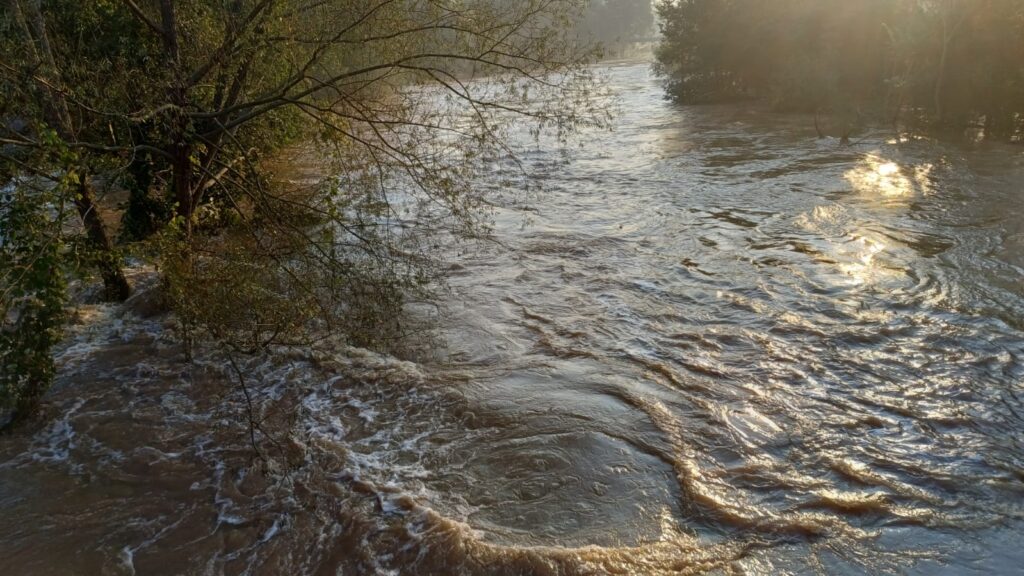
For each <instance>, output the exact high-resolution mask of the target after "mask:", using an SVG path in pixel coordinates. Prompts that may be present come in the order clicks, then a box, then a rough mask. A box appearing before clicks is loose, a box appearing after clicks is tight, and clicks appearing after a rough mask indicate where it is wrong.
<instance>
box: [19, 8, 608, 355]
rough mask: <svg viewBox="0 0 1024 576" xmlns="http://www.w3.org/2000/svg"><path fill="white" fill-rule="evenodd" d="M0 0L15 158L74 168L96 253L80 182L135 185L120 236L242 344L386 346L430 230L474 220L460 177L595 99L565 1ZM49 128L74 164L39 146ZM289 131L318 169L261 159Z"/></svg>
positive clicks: (192, 323) (85, 187)
mask: <svg viewBox="0 0 1024 576" xmlns="http://www.w3.org/2000/svg"><path fill="white" fill-rule="evenodd" d="M6 1H7V5H6V6H7V8H8V9H7V11H6V13H5V14H4V15H3V16H4V17H3V25H4V26H5V29H7V30H15V29H19V30H21V32H19V33H17V34H15V35H5V41H4V42H2V44H0V46H2V52H0V82H3V83H4V86H5V90H4V93H3V102H2V108H0V118H3V119H5V122H4V126H3V127H0V130H2V134H3V140H2V142H3V144H4V145H5V148H4V151H3V154H4V156H3V157H2V158H3V159H4V160H5V161H6V164H7V165H8V167H9V169H10V170H11V171H12V173H15V174H17V175H19V176H31V177H33V178H41V179H45V178H47V177H52V176H53V175H55V174H58V175H59V174H64V173H65V172H73V173H74V174H76V175H77V179H76V180H75V181H76V182H77V183H78V189H77V190H76V191H75V192H73V193H72V192H70V191H69V192H68V194H74V199H75V201H76V205H80V206H81V208H80V214H81V216H82V218H83V221H84V222H85V228H86V229H87V230H88V233H89V236H90V237H91V238H92V239H93V244H94V245H95V246H96V247H97V248H98V249H99V252H101V253H103V254H106V255H108V259H107V260H104V261H102V262H103V263H104V265H105V266H106V265H107V264H110V263H114V262H116V258H114V257H113V256H112V253H113V251H112V246H111V245H110V242H109V237H108V236H106V235H104V236H102V237H101V236H100V234H99V233H98V232H99V231H103V232H104V234H106V232H105V230H103V228H102V226H101V225H100V226H93V225H92V224H90V220H89V218H93V217H94V216H95V215H96V214H97V209H96V207H95V202H94V200H93V199H92V196H91V195H90V192H91V190H92V188H93V187H94V186H96V185H97V184H98V183H104V184H105V185H111V184H116V185H119V186H122V187H124V188H126V189H128V190H129V192H130V194H129V204H128V210H126V212H125V214H124V219H123V222H124V225H123V226H122V228H123V230H122V237H127V238H133V239H139V238H146V237H149V240H148V242H149V245H150V246H151V248H153V249H154V250H155V251H156V253H157V257H158V259H159V261H160V264H161V270H163V272H164V275H165V287H166V293H167V298H168V300H169V301H170V302H171V303H172V305H173V306H174V308H175V310H176V311H177V312H178V314H179V317H180V318H181V320H182V323H183V325H184V327H185V328H186V330H185V333H186V334H187V335H188V336H186V339H187V340H188V339H190V338H191V335H192V334H194V333H195V332H196V331H197V330H200V331H203V332H205V333H207V334H210V335H213V336H215V337H216V338H217V339H218V340H219V341H221V342H225V343H227V345H228V346H229V348H230V349H231V350H234V351H247V352H252V351H258V350H262V349H265V348H266V347H267V346H270V345H273V344H280V343H293V344H297V343H301V342H305V341H308V340H310V339H311V338H314V337H322V334H323V332H329V333H346V334H349V337H350V338H351V339H353V341H358V342H360V343H365V344H368V345H381V343H382V341H383V340H384V339H385V338H384V335H385V333H386V331H385V330H383V329H381V327H382V326H383V325H384V324H396V323H397V320H396V316H395V310H396V309H398V308H400V307H401V306H402V303H403V302H404V301H406V300H407V299H409V298H415V297H417V294H420V293H421V292H422V291H423V290H424V289H425V287H427V286H429V285H430V284H431V282H432V281H433V280H434V279H435V278H436V274H435V272H436V266H435V262H434V259H433V257H432V251H431V246H432V245H434V244H436V243H437V242H438V239H440V238H449V237H458V236H466V235H474V234H477V233H479V232H480V231H482V230H483V229H484V228H485V225H486V219H485V217H484V215H485V214H484V212H485V207H486V201H485V198H484V196H483V191H481V190H478V189H476V188H475V187H474V186H473V179H474V176H475V173H476V170H477V169H478V168H479V167H480V166H481V160H482V159H488V158H490V159H497V158H502V157H508V155H509V150H508V148H507V146H506V145H505V141H504V134H505V131H506V130H507V128H508V127H509V126H510V125H511V124H512V123H513V122H517V123H522V121H523V120H524V119H525V120H528V121H529V122H530V123H531V125H532V126H533V127H534V129H535V130H537V131H540V130H553V131H556V132H559V133H565V132H567V131H571V130H572V129H574V128H575V127H577V126H579V125H580V124H581V123H591V122H599V121H600V120H601V118H602V114H603V111H602V110H601V109H600V108H599V107H598V105H597V104H594V103H593V102H592V101H591V100H590V99H588V98H586V96H587V95H588V94H589V92H590V91H591V90H592V89H593V88H594V86H595V84H594V81H593V79H592V77H591V75H590V73H589V71H588V69H587V68H586V66H585V64H586V62H587V59H588V57H589V54H588V53H586V52H585V51H581V50H579V49H577V48H576V47H575V46H574V43H573V42H572V38H570V34H571V30H572V26H571V21H572V19H574V18H575V17H576V16H577V15H578V13H579V10H580V8H581V6H580V5H579V3H578V2H576V1H575V0H521V1H520V0H517V1H516V2H505V1H494V0H463V1H457V2H449V1H447V0H445V1H442V0H374V1H373V2H364V1H362V0H359V1H357V0H327V1H325V0H231V1H227V2H216V3H211V2H205V1H199V0H192V1H188V0H186V1H182V0H177V1H172V0H142V1H140V0H102V1H99V0H97V1H94V2H78V1H72V0H6ZM19 14H22V15H25V14H27V16H25V17H24V18H23V17H22V16H19ZM22 21H25V22H28V23H29V25H28V26H21V23H22ZM19 26H20V28H19ZM43 44H46V45H47V46H48V48H46V49H45V50H42V51H39V50H36V47H38V46H41V45H43ZM35 52H40V53H41V54H44V57H40V58H36V57H35V56H34V54H35ZM18 87H23V88H18ZM539 103H543V105H539ZM47 131H52V132H54V133H56V135H57V137H58V138H59V140H60V142H61V145H62V146H63V147H64V148H66V149H67V150H69V151H70V152H71V153H73V155H74V158H75V167H73V168H72V167H67V166H62V165H58V164H56V163H53V162H46V161H44V159H43V158H42V157H41V156H40V155H39V154H37V153H36V152H37V151H38V150H39V149H40V141H41V135H42V134H43V133H44V132H46V133H49V132H47ZM301 143H307V144H306V145H305V146H304V147H303V146H302V144H301ZM309 143H315V145H310V144H309ZM287 145H295V146H297V147H298V148H299V149H301V150H304V154H305V155H307V156H316V158H317V160H318V161H322V162H325V163H329V166H330V169H331V173H330V174H326V175H327V176H328V177H327V178H325V179H324V181H323V182H321V183H319V184H317V185H314V186H308V187H297V186H288V185H282V184H281V183H280V182H279V181H278V180H276V179H275V178H273V175H272V172H271V171H270V170H269V169H268V163H267V162H266V160H267V158H268V157H270V156H272V155H273V154H275V153H277V152H278V151H280V150H281V149H282V148H283V147H284V146H287ZM398 198H401V200H400V201H398V200H396V199H398ZM94 220H95V221H98V218H95V219H94ZM100 224H102V223H100ZM94 231H95V232H96V233H94ZM107 268H109V266H107ZM107 268H104V270H106V269H107ZM53 273H58V272H57V269H54V272H53ZM118 273H119V271H118ZM104 277H105V279H107V278H106V274H104ZM122 277H123V276H122ZM109 280H110V281H111V282H114V281H115V280H116V279H113V278H111V279H109ZM314 333H315V334H318V336H314Z"/></svg>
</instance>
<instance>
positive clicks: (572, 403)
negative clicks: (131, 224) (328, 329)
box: [0, 63, 1024, 576]
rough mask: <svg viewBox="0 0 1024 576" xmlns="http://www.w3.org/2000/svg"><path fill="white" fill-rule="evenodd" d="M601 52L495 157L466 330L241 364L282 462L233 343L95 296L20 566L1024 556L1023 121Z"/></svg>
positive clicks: (65, 372) (948, 566)
mask: <svg viewBox="0 0 1024 576" xmlns="http://www.w3.org/2000/svg"><path fill="white" fill-rule="evenodd" d="M604 71H605V72H606V73H607V75H608V79H609V83H610V87H611V88H612V89H613V91H614V92H615V93H616V96H617V100H618V108H619V114H618V115H617V117H616V120H615V126H614V130H612V131H610V132H595V133H592V134H586V135H584V137H583V138H582V139H581V141H580V142H578V143H575V144H572V145H571V146H570V147H569V148H568V149H565V150H562V149H559V148H557V147H553V146H551V145H549V144H544V143H533V142H532V141H528V140H524V141H522V142H519V144H518V147H519V150H518V152H519V156H520V158H521V159H522V161H523V162H524V164H525V166H526V167H527V169H528V171H529V173H530V174H531V175H532V177H533V178H535V179H536V180H537V183H539V184H540V185H541V187H542V189H543V192H542V193H540V194H539V195H538V196H537V197H531V198H530V199H529V200H528V201H523V199H522V198H521V196H520V195H517V194H515V193H514V191H509V190H502V189H501V185H500V184H499V181H498V180H497V179H496V180H495V181H494V182H491V183H490V185H492V186H493V187H494V188H495V198H496V199H497V200H496V202H497V206H496V208H495V212H494V222H495V225H494V233H493V234H494V238H495V239H496V240H498V242H483V243H479V244H474V245H472V246H465V245H463V246H460V247H459V248H458V249H457V250H453V251H452V253H451V255H450V257H449V258H448V262H449V276H450V290H448V291H446V292H445V296H444V302H442V308H441V309H442V310H443V314H442V315H441V317H440V319H439V320H440V326H439V329H438V334H437V335H436V336H435V337H436V339H437V342H438V345H439V346H440V350H441V352H439V353H437V354H435V355H433V356H432V357H431V358H427V359H420V360H419V361H417V362H412V361H401V360H398V359H396V358H391V357H387V356H383V355H379V354H373V353H369V352H366V351H361V350H355V349H344V350H332V351H329V352H315V353H314V352H310V353H308V354H298V353H294V354H292V355H290V356H287V357H283V358H278V359H274V360H273V361H267V362H263V363H259V364H257V363H255V362H253V363H250V364H249V365H247V366H246V370H247V372H248V373H249V374H251V375H252V378H253V380H254V381H259V382H263V383H265V384H263V385H261V386H259V387H258V388H257V389H255V390H254V391H253V394H254V395H255V401H256V402H257V403H262V404H261V405H270V403H271V402H272V401H278V400H280V401H282V402H284V403H286V404H288V405H289V406H290V407H291V408H292V409H291V410H290V411H287V413H288V414H291V416H287V417H286V416H278V418H279V419H283V420H282V421H286V424H285V425H286V426H287V427H288V428H289V429H290V430H291V431H292V438H290V439H287V440H281V442H283V443H284V444H285V445H284V446H283V447H282V448H281V451H282V452H283V453H287V454H288V455H289V456H288V458H287V465H286V466H281V465H279V466H277V467H268V466H265V465H264V466H261V465H256V464H254V462H253V460H252V455H251V451H250V450H249V449H248V446H247V444H246V441H247V435H246V434H247V432H246V433H243V432H240V431H239V430H238V429H239V428H240V427H239V425H238V420H239V413H240V406H241V404H240V401H241V400H240V397H239V393H238V391H237V388H236V387H232V386H226V385H224V383H223V382H222V381H223V377H222V376H218V374H220V372H218V366H221V365H222V363H223V361H222V360H218V359H216V358H214V357H209V358H203V357H200V358H197V360H196V362H195V363H194V364H192V365H191V366H189V365H186V364H185V363H184V362H183V359H182V357H181V351H180V348H179V347H178V346H177V345H176V344H175V343H174V342H173V340H172V339H171V338H170V337H169V336H168V335H167V333H166V332H167V330H166V328H167V320H166V319H161V318H149V319H141V318H137V317H134V316H131V315H129V314H126V313H125V312H124V311H123V310H120V309H117V308H113V307H103V306H92V307H86V308H85V309H83V311H82V315H83V318H82V319H81V321H80V322H78V323H77V324H76V325H75V326H74V327H73V328H72V330H71V335H70V337H69V339H68V342H67V343H66V344H65V345H63V346H62V348H61V350H60V351H59V355H58V361H59V364H60V367H61V373H60V377H59V382H58V386H57V388H56V389H55V391H54V393H53V394H52V395H51V398H50V400H49V401H48V410H49V411H50V413H51V415H52V416H51V418H50V419H49V420H48V421H47V422H45V423H43V424H39V425H37V426H35V427H34V428H33V429H30V430H25V431H22V432H19V433H17V434H15V435H12V436H9V437H7V438H4V439H0V503H2V504H3V507H4V510H5V513H4V514H3V515H2V518H0V556H2V557H3V558H4V563H5V565H6V566H8V568H7V569H6V570H7V571H8V573H11V574H15V573H16V574H97V573H107V574H122V573H124V574H129V573H130V574H135V573H137V574H184V573H188V574H220V573H228V574H237V573H250V574H300V573H302V574H402V575H405V574H410V575H417V574H424V575H425V574H452V575H456V574H466V575H471V574H522V575H524V576H525V575H532V574H594V575H597V574H652V575H656V574H688V573H711V574H765V575H774V574H818V573H824V574H863V573H865V572H867V573H879V574H929V575H931V574H965V573H978V574H1011V573H1019V572H1018V571H1019V570H1020V566H1021V565H1022V563H1024V550H1022V548H1021V546H1020V542H1021V541H1022V540H1024V152H1022V150H1021V149H1020V148H1013V147H999V146H995V145H988V144H978V145H952V144H941V143H937V142H935V141H931V140H910V141H901V142H895V141H894V140H893V135H892V134H890V133H886V132H884V131H878V132H873V133H868V134H866V135H864V137H863V138H862V139H861V140H858V141H856V142H855V143H854V145H852V146H842V145H840V143H839V142H838V141H837V140H832V139H818V138H816V137H815V130H814V125H813V122H812V121H809V120H808V119H807V118H805V117H796V116H790V115H778V114H771V113H767V112H765V111H763V110H760V109H756V108H751V107H744V106H714V107H680V106H677V105H674V104H672V103H671V102H669V101H666V100H665V99H664V98H663V93H662V91H661V88H660V86H659V83H658V80H657V78H655V77H654V76H653V75H652V74H651V72H650V69H649V65H648V64H645V63H627V64H620V65H609V66H606V67H605V68H604ZM481 185H488V183H487V182H483V183H481ZM286 399H287V400H286ZM268 418H271V419H272V418H273V417H272V416H268Z"/></svg>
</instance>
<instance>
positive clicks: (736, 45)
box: [657, 0, 1024, 140]
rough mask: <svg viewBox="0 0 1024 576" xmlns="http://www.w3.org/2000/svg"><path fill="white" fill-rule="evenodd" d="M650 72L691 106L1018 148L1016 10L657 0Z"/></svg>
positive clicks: (899, 0) (1001, 1) (903, 3)
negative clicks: (912, 123)
mask: <svg viewBox="0 0 1024 576" xmlns="http://www.w3.org/2000/svg"><path fill="white" fill-rule="evenodd" d="M657 8H658V13H659V16H660V20H661V26H662V33H663V36H664V39H663V42H662V44H661V46H660V47H659V49H658V52H657V57H658V71H659V72H660V73H661V74H662V76H663V77H664V78H665V80H666V85H667V88H668V90H669V92H670V93H671V94H672V95H673V96H674V97H675V98H677V99H678V100H680V101H682V102H688V103H700V102H709V101H715V102H718V101H725V100H730V99H737V98H756V99H761V100H766V101H769V102H770V103H771V104H773V105H774V106H775V107H776V108H779V109H787V110H794V111H803V112H816V111H819V110H827V111H831V112H833V113H837V114H840V115H844V116H847V117H850V116H851V115H852V116H856V117H875V118H878V119H884V118H886V117H889V118H899V117H900V116H901V115H902V113H903V112H908V113H909V114H908V115H909V116H910V117H911V118H912V119H913V120H916V122H917V126H918V127H937V128H941V129H942V130H943V131H947V132H949V131H952V132H953V133H959V132H963V131H964V129H965V128H968V127H970V126H972V125H979V124H981V125H983V126H984V130H985V134H986V136H987V137H990V138H998V139H1003V140H1012V139H1014V138H1019V137H1020V136H1019V130H1020V122H1021V118H1022V116H1024V98H1022V97H1021V96H1024V93H1022V92H1021V85H1022V83H1021V81H1020V78H1021V63H1020V58H1019V55H1020V53H1021V46H1022V42H1024V28H1022V26H1021V21H1022V12H1024V3H1021V2H1020V1H1019V0H978V1H977V2H974V1H972V2H964V1H962V0H934V1H933V0H928V1H922V0H864V1H860V2H845V1H842V0H663V1H662V2H659V3H658V5H657Z"/></svg>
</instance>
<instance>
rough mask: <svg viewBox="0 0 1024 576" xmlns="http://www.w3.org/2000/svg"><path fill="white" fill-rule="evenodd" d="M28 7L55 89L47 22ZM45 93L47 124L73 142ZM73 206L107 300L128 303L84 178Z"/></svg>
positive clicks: (59, 109) (34, 5)
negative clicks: (76, 209) (47, 105)
mask: <svg viewBox="0 0 1024 576" xmlns="http://www.w3.org/2000/svg"><path fill="white" fill-rule="evenodd" d="M11 5H12V8H13V9H14V10H16V11H17V12H16V14H17V15H18V16H19V18H22V17H23V16H22V15H23V14H24V12H26V11H25V10H23V8H22V5H21V3H20V2H19V1H18V0H13V1H12V3H11ZM27 7H28V10H27V13H28V16H29V21H30V22H31V27H27V26H26V30H25V32H26V34H27V35H28V36H29V37H30V38H32V39H33V40H34V44H33V47H34V48H35V49H36V50H35V52H34V59H35V60H37V61H36V62H35V63H34V64H36V66H38V67H40V68H41V69H42V70H43V71H44V73H45V74H46V75H48V76H50V81H54V85H56V84H57V83H56V82H55V80H56V77H57V65H56V60H55V59H54V56H53V49H52V47H51V46H50V40H49V37H48V36H47V34H46V20H45V19H44V18H43V13H42V11H41V9H40V6H39V2H38V1H32V2H28V3H27ZM47 92H49V95H50V98H51V102H50V106H49V108H50V109H49V110H48V111H47V116H49V118H48V122H49V123H50V124H52V125H53V127H54V128H56V129H57V131H58V132H59V133H60V136H61V138H63V139H64V140H67V141H72V140H74V135H75V126H74V122H73V121H72V118H71V113H70V110H69V108H68V105H67V101H66V100H65V98H64V95H63V94H62V93H61V92H60V91H59V90H55V89H53V88H50V89H48V90H47ZM75 206H76V207H77V208H78V214H79V216H81V218H82V225H83V226H84V227H85V230H86V234H87V235H88V238H89V242H90V244H92V247H93V249H94V250H96V252H97V254H99V258H98V259H97V264H98V265H99V268H100V275H101V276H102V277H103V287H104V292H105V295H106V297H107V299H108V300H116V301H122V300H125V299H127V298H128V296H130V295H131V287H130V286H129V285H128V280H127V279H126V278H125V276H124V272H123V271H122V270H121V267H120V265H119V263H118V261H117V258H116V256H115V255H114V245H113V243H112V242H111V241H110V238H109V236H107V231H106V229H105V228H104V227H103V222H102V220H100V217H99V214H98V213H97V211H96V204H95V195H94V194H93V192H92V187H91V186H90V184H89V179H88V176H87V175H84V174H83V175H82V178H81V182H80V184H79V189H78V191H77V194H76V196H75Z"/></svg>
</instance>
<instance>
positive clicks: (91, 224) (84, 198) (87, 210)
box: [75, 175, 132, 302]
mask: <svg viewBox="0 0 1024 576" xmlns="http://www.w3.org/2000/svg"><path fill="white" fill-rule="evenodd" d="M75 207H76V208H78V215H79V216H80V217H81V218H82V224H83V226H85V232H86V235H87V236H88V237H89V243H90V244H92V247H93V248H94V249H96V251H97V254H98V257H97V258H96V266H97V267H98V268H99V270H100V275H101V276H102V277H103V288H104V291H103V296H104V299H105V300H107V301H109V302H123V301H124V300H127V299H128V297H129V296H131V294H132V289H131V286H130V285H129V284H128V279H127V278H125V275H124V271H123V270H122V269H121V266H120V264H119V263H118V260H117V257H116V255H115V253H114V245H113V243H112V242H111V241H110V236H108V235H107V230H106V228H104V226H103V220H102V219H101V218H100V215H99V212H97V210H96V195H95V194H94V193H93V189H92V186H91V185H90V184H89V179H88V176H87V175H82V177H81V182H80V183H79V185H78V193H77V194H76V195H75Z"/></svg>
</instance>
